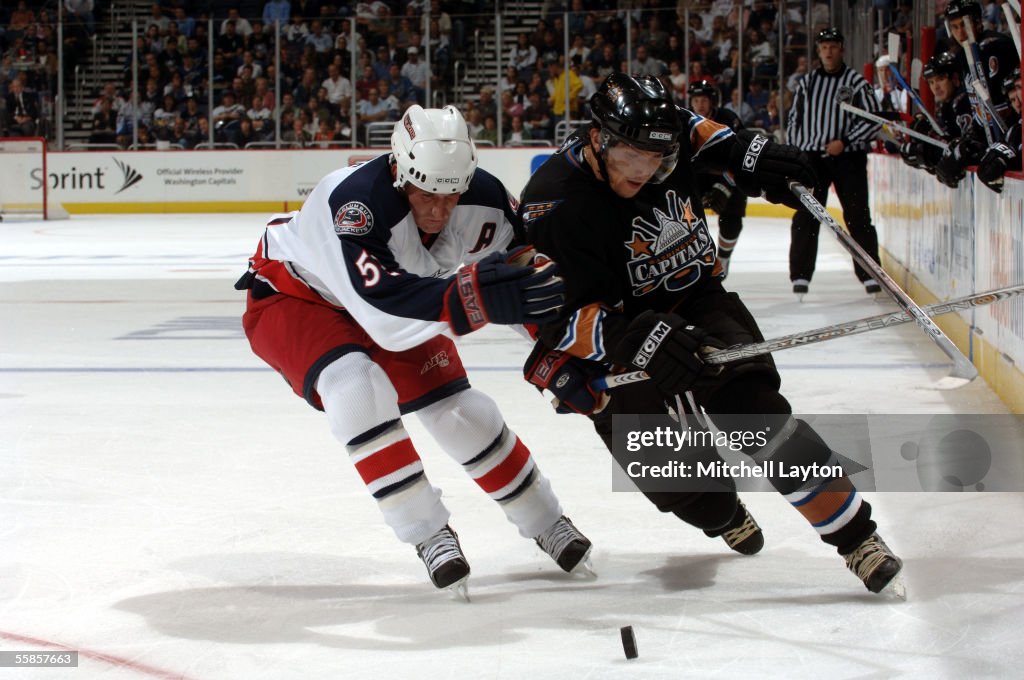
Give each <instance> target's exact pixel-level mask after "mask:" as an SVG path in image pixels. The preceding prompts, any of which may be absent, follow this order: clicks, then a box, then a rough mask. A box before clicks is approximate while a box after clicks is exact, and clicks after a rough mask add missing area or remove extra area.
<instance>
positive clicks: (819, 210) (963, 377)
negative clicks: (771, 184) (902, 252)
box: [789, 181, 978, 388]
mask: <svg viewBox="0 0 1024 680" xmlns="http://www.w3.org/2000/svg"><path fill="white" fill-rule="evenodd" d="M789 189H790V191H792V192H793V193H794V194H795V195H796V196H797V197H798V198H799V199H800V202H801V203H802V204H803V205H804V207H805V208H807V210H809V211H810V213H811V214H812V215H814V218H815V219H817V220H818V222H820V223H821V224H822V225H824V226H826V227H828V228H829V229H831V230H832V233H834V234H835V235H836V237H837V238H838V239H839V243H840V244H841V245H842V246H843V247H844V248H846V250H847V251H849V253H850V254H851V255H853V259H854V260H855V261H856V262H857V264H859V265H860V266H861V267H863V268H864V269H867V270H868V271H870V272H871V275H872V277H873V278H874V279H875V281H877V282H878V284H879V285H881V286H882V288H884V289H885V290H886V292H887V293H889V296H890V297H892V299H893V300H895V301H896V304H898V305H899V306H900V307H901V308H902V309H903V310H904V311H905V312H907V313H908V314H910V315H911V316H913V317H914V321H915V322H916V323H917V325H918V326H920V327H921V329H922V330H923V331H925V332H926V333H927V334H928V337H930V338H931V339H932V342H934V343H935V344H936V345H938V346H939V349H941V350H942V351H943V352H945V354H946V356H948V357H949V358H950V359H952V360H953V372H952V373H950V375H949V377H948V378H946V379H945V380H946V383H947V384H948V387H950V388H951V387H953V382H954V381H958V382H957V384H956V386H957V387H960V386H961V385H966V384H967V383H969V382H970V381H971V380H974V379H975V378H977V377H978V369H977V368H975V367H974V364H972V363H971V362H970V360H969V359H968V358H967V357H965V356H964V355H963V353H961V352H960V350H959V349H957V346H956V345H954V344H953V341H952V340H950V339H949V338H948V337H946V334H945V333H943V332H942V329H941V328H939V327H938V326H937V325H935V322H934V321H932V320H931V319H929V318H928V315H927V314H925V313H924V312H922V311H921V308H920V307H918V306H917V303H916V302H914V301H913V300H911V299H910V296H909V295H907V294H906V292H904V290H903V289H902V288H900V287H899V286H898V285H896V282H895V281H893V280H892V277H890V276H889V275H888V274H887V273H886V272H885V270H884V269H882V267H881V266H880V265H879V264H878V263H877V262H875V261H874V260H873V259H871V257H870V256H869V255H868V254H867V253H865V252H864V249H863V248H861V247H860V244H858V243H857V242H856V241H855V240H853V237H852V236H850V235H849V234H847V233H846V232H845V231H843V228H842V227H840V226H839V223H838V222H836V221H835V218H833V217H832V215H830V214H829V213H828V211H827V210H825V207H824V206H823V205H822V204H821V203H818V201H817V199H815V198H814V196H813V195H812V194H811V192H810V191H808V190H807V187H805V186H804V185H802V184H800V183H799V182H796V181H791V182H790V183H789Z"/></svg>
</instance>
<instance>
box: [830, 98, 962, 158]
mask: <svg viewBox="0 0 1024 680" xmlns="http://www.w3.org/2000/svg"><path fill="white" fill-rule="evenodd" d="M839 108H841V109H843V110H844V111H849V112H850V113H852V114H853V115H855V116H860V117H861V118H866V119H867V120H870V121H872V122H875V123H881V124H882V125H884V126H885V127H887V128H889V129H891V130H895V131H896V132H899V133H901V134H904V135H906V136H908V137H913V138H914V139H920V140H921V141H922V142H926V143H928V144H931V145H932V146H937V147H939V148H940V149H942V150H943V151H946V150H947V149H949V144H946V143H945V142H943V141H942V140H940V139H935V138H934V137H929V136H928V135H925V134H922V133H920V132H917V131H915V130H911V129H910V128H908V127H906V126H905V125H900V124H899V123H895V122H893V121H891V120H886V119H885V118H882V117H881V116H876V115H875V114H873V113H871V112H870V111H865V110H864V109H858V108H857V107H856V106H853V105H852V104H847V103H846V102H841V103H840V104H839Z"/></svg>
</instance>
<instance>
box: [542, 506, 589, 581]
mask: <svg viewBox="0 0 1024 680" xmlns="http://www.w3.org/2000/svg"><path fill="white" fill-rule="evenodd" d="M534 540H535V541H537V545H539V546H540V549H541V550H543V551H544V552H546V553H547V554H548V555H550V556H551V559H553V560H554V561H555V562H556V563H557V564H558V566H559V567H561V568H562V571H565V572H568V573H570V574H572V573H579V574H584V575H589V576H593V575H594V571H593V569H591V568H590V548H591V543H590V539H589V538H587V537H586V536H584V535H583V534H582V533H580V530H579V529H577V528H576V526H575V525H574V524H573V523H572V520H570V519H569V518H568V517H566V516H565V515H562V516H561V517H559V518H558V521H556V522H555V523H554V524H552V525H551V526H550V527H548V528H547V530H545V531H543V532H542V533H541V534H540V536H537V537H536V538H535V539H534Z"/></svg>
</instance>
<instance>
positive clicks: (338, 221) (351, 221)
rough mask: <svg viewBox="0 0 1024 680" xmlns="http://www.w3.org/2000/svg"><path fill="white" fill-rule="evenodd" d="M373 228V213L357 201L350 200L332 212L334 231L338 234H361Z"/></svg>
mask: <svg viewBox="0 0 1024 680" xmlns="http://www.w3.org/2000/svg"><path fill="white" fill-rule="evenodd" d="M371 229H373V213H372V212H370V209H369V208H367V207H366V206H365V205H363V204H362V203H360V202H359V201H350V202H349V203H346V204H345V205H343V206H341V207H340V208H338V212H337V213H335V214H334V233H336V234H337V235H338V236H362V235H363V234H365V233H367V232H368V231H370V230H371Z"/></svg>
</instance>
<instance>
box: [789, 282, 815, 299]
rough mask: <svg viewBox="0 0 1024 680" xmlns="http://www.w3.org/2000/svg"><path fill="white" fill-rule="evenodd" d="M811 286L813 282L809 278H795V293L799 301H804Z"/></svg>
mask: <svg viewBox="0 0 1024 680" xmlns="http://www.w3.org/2000/svg"><path fill="white" fill-rule="evenodd" d="M810 288H811V282H810V281H808V280H807V279H793V294H794V295H796V299H797V301H798V302H803V301H804V296H805V295H807V291H808V290H810Z"/></svg>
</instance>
